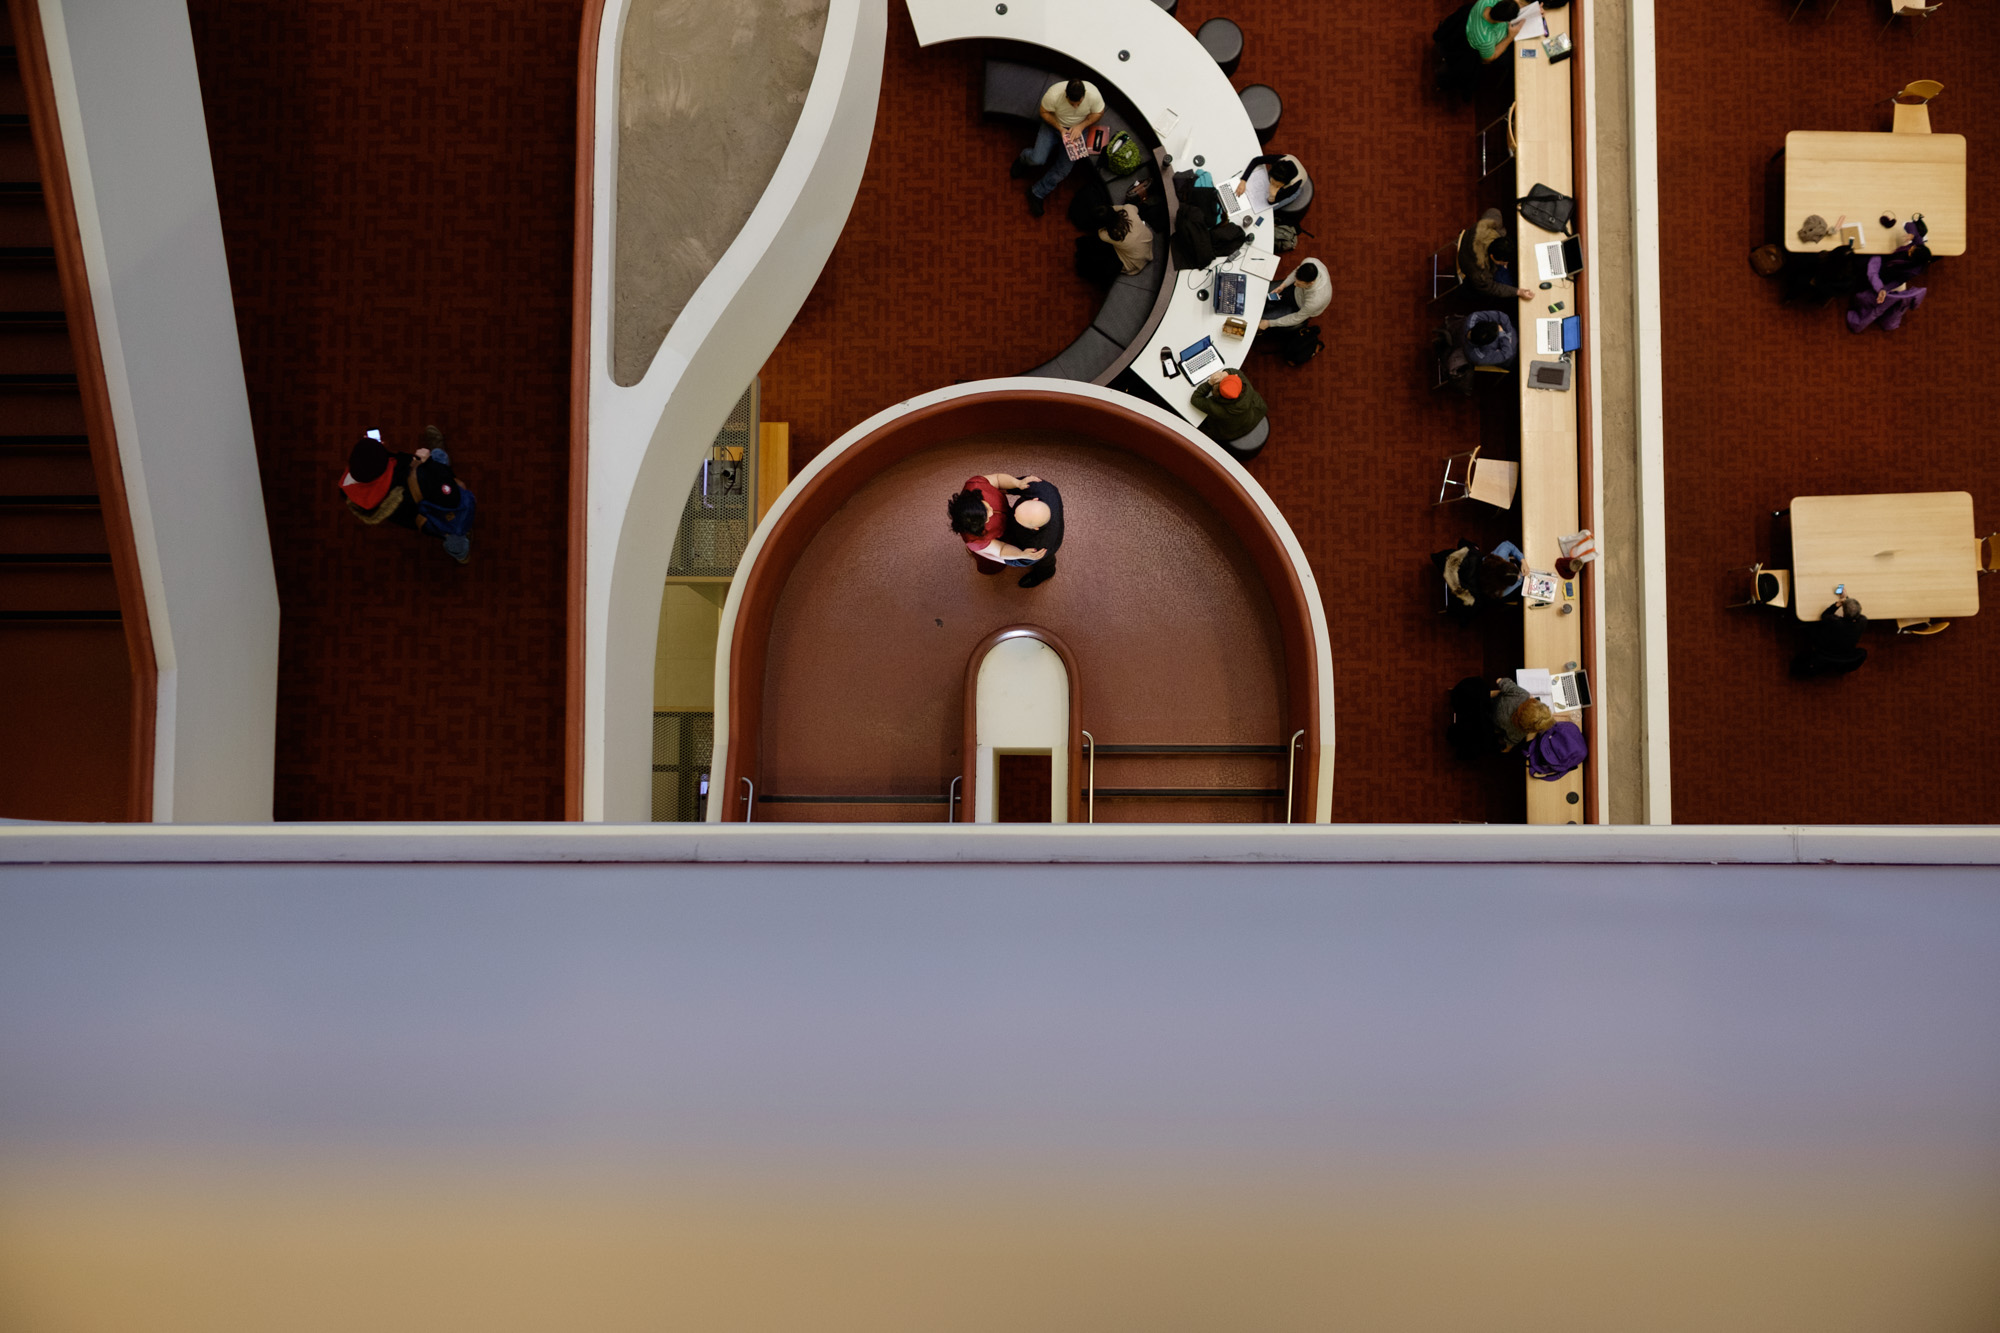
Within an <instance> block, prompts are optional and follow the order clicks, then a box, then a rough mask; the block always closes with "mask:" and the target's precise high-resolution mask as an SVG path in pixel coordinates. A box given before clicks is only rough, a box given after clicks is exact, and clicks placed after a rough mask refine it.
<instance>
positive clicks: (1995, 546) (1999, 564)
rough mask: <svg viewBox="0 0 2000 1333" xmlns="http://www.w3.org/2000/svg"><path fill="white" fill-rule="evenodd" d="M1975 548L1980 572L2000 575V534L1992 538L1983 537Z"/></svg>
mask: <svg viewBox="0 0 2000 1333" xmlns="http://www.w3.org/2000/svg"><path fill="white" fill-rule="evenodd" d="M1975 546H1976V547H1977V549H1976V550H1975V551H1974V552H1973V554H1974V555H1975V556H1977V557H1978V558H1979V572H1980V573H1982V574H2000V532H1996V533H1994V534H1993V535H1992V536H1991V537H1981V538H1980V539H1979V540H1978V542H1976V543H1975Z"/></svg>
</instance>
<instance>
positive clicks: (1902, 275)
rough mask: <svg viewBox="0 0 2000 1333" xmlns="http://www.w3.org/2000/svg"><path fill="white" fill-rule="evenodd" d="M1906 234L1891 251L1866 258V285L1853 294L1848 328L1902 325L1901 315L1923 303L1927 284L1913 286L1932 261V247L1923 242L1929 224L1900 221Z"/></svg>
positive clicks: (1849, 329)
mask: <svg viewBox="0 0 2000 1333" xmlns="http://www.w3.org/2000/svg"><path fill="white" fill-rule="evenodd" d="M1903 231H1904V232H1905V233H1906V235H1907V238H1908V239H1906V240H1905V241H1904V242H1903V243H1902V244H1901V245H1899V246H1897V247H1896V252H1895V253H1894V254H1892V255H1873V256H1871V257H1870V258H1869V260H1868V286H1867V288H1866V289H1864V290H1861V291H1857V292H1855V294H1854V301H1853V309H1851V310H1849V311H1848V312H1847V330H1848V332H1849V333H1859V332H1861V331H1862V330H1863V329H1865V328H1867V327H1868V326H1869V325H1871V324H1875V323H1878V322H1879V323H1880V324H1881V325H1882V327H1883V328H1884V329H1899V328H1901V327H1903V316H1904V315H1905V314H1907V313H1909V312H1910V311H1912V310H1915V309H1916V308H1917V307H1918V306H1920V305H1922V304H1923V303H1924V297H1925V296H1926V295H1927V294H1928V293H1929V291H1930V289H1929V288H1927V287H1912V286H1910V284H1911V283H1913V282H1916V281H1917V280H1919V279H1920V278H1922V277H1923V276H1924V271H1925V270H1926V269H1928V268H1929V267H1930V264H1931V249H1930V247H1929V246H1928V245H1925V244H1924V237H1925V236H1926V235H1927V234H1928V232H1929V228H1928V227H1926V226H1925V225H1924V221H1923V219H1922V218H1918V219H1917V220H1915V221H1914V222H1906V223H1904V224H1903Z"/></svg>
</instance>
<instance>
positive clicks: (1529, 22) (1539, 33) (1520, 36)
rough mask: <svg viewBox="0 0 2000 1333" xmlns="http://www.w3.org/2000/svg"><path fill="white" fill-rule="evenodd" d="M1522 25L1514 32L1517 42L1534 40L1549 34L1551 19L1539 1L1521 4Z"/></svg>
mask: <svg viewBox="0 0 2000 1333" xmlns="http://www.w3.org/2000/svg"><path fill="white" fill-rule="evenodd" d="M1520 17H1521V27H1520V30H1519V31H1518V32H1516V33H1515V34H1514V40H1515V41H1517V42H1532V41H1535V40H1536V39H1538V38H1542V37H1546V36H1548V35H1549V21H1548V18H1547V17H1546V16H1545V15H1544V14H1543V13H1542V7H1541V5H1540V4H1539V3H1537V4H1527V5H1522V6H1521V15H1520Z"/></svg>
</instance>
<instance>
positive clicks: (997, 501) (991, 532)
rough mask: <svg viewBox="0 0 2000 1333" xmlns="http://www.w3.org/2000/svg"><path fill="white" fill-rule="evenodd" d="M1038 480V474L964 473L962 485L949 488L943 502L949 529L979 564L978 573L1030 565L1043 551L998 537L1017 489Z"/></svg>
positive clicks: (1022, 488) (1017, 494) (1043, 553)
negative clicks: (947, 498)
mask: <svg viewBox="0 0 2000 1333" xmlns="http://www.w3.org/2000/svg"><path fill="white" fill-rule="evenodd" d="M1040 480H1041V478H1040V477H1014V476H1009V475H1008V474H1007V473H1005V472H989V473H987V474H986V475H985V476H983V477H968V478H967V479H966V482H965V486H964V488H963V489H961V490H958V491H955V492H953V493H952V497H951V499H950V500H949V501H947V502H946V504H945V510H946V512H947V513H948V514H949V515H950V517H951V530H952V531H953V532H955V533H957V534H958V535H959V536H960V537H961V538H963V539H964V541H965V547H966V550H967V551H969V552H970V553H971V554H972V563H973V564H975V565H977V566H978V567H979V572H980V573H982V574H998V573H999V572H1000V571H1001V570H1003V569H1005V568H1006V567H1007V566H1008V565H1009V564H1014V565H1031V564H1033V563H1034V562H1035V561H1037V560H1039V559H1041V558H1042V556H1043V555H1045V554H1047V552H1045V551H1043V550H1040V549H1033V550H1024V549H1022V548H1020V547H1017V546H1012V545H1009V544H1008V543H1007V542H1004V541H1002V540H1001V539H1000V537H1001V534H1002V533H1003V532H1005V531H1006V529H1007V514H1008V511H1009V510H1011V509H1012V508H1013V506H1014V504H1015V502H1016V501H1018V500H1019V499H1020V492H1022V491H1024V490H1026V489H1027V487H1028V484H1029V483H1030V482H1037V481H1040Z"/></svg>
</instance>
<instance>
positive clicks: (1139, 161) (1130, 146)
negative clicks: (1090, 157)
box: [1104, 130, 1146, 176]
mask: <svg viewBox="0 0 2000 1333" xmlns="http://www.w3.org/2000/svg"><path fill="white" fill-rule="evenodd" d="M1145 161H1146V151H1145V150H1144V149H1143V148H1141V147H1139V141H1138V140H1137V139H1135V138H1133V137H1132V135H1131V132H1130V131H1128V130H1120V131H1118V133H1116V134H1114V135H1112V136H1111V142H1110V143H1108V144H1106V145H1104V166H1105V168H1106V169H1107V170H1109V171H1110V172H1111V174H1112V175H1114V176H1129V175H1131V174H1132V173H1133V172H1135V171H1137V170H1138V169H1139V168H1140V166H1141V165H1143V164H1144V162H1145Z"/></svg>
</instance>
